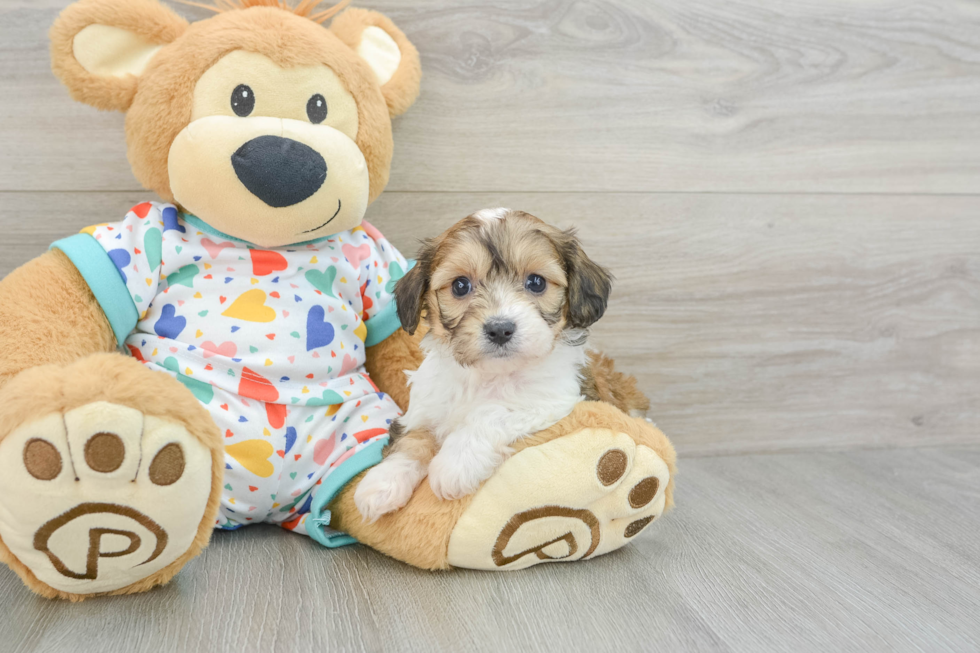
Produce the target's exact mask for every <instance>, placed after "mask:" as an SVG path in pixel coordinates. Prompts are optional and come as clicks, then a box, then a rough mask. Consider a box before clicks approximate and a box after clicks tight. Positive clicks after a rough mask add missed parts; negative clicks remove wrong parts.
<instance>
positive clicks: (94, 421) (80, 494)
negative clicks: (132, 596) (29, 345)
mask: <svg viewBox="0 0 980 653" xmlns="http://www.w3.org/2000/svg"><path fill="white" fill-rule="evenodd" d="M107 358H108V360H105V359H103V360H101V361H99V362H101V363H103V365H102V366H101V368H100V367H96V368H95V369H94V370H85V369H84V368H83V367H79V366H77V365H75V366H71V367H70V368H67V369H65V368H60V369H59V370H58V372H60V373H66V372H67V373H68V374H69V375H70V376H71V377H73V378H72V380H73V382H75V383H81V382H84V383H85V385H83V386H81V387H88V388H91V389H92V390H90V391H89V392H88V393H86V392H85V391H79V390H78V389H75V390H74V394H75V395H76V397H75V399H76V400H83V399H84V398H85V397H84V395H85V394H90V395H92V398H93V399H96V400H94V401H91V402H87V403H84V402H83V403H81V404H80V405H77V406H70V407H69V406H59V405H57V404H58V402H57V400H55V401H53V402H51V403H52V404H54V405H53V406H51V408H54V409H55V410H54V411H53V412H47V413H46V414H45V413H41V414H40V415H41V416H39V417H35V418H26V419H25V420H24V421H23V423H22V424H20V425H19V426H16V427H14V428H12V429H10V430H7V429H3V430H4V431H6V433H5V434H4V433H3V432H0V438H2V441H0V538H2V546H0V555H2V557H3V559H4V561H5V562H7V563H8V564H9V565H10V566H11V567H12V568H13V569H14V570H15V571H17V572H18V573H19V574H20V575H21V577H22V578H23V579H24V581H25V582H26V583H27V584H28V586H30V587H31V589H34V590H35V591H38V592H39V593H41V594H44V595H46V596H60V597H63V598H71V599H80V598H85V597H87V596H91V595H94V594H105V593H128V592H135V591H140V590H143V589H148V588H149V587H152V586H153V585H157V584H159V583H162V582H166V580H169V579H170V577H172V576H173V575H174V574H175V573H176V572H177V570H178V569H179V568H180V567H181V566H183V564H184V562H186V560H187V559H188V558H189V557H191V555H193V554H196V553H197V551H198V550H200V548H201V544H202V543H201V542H200V539H201V535H202V533H201V527H202V526H204V528H205V530H204V533H203V538H204V542H205V543H206V541H207V536H208V534H209V532H210V530H211V527H212V525H213V519H214V515H213V512H214V511H213V510H209V508H211V506H210V505H209V504H210V503H211V501H210V499H211V497H212V494H213V491H212V490H213V488H212V486H213V479H214V469H213V458H212V449H210V448H209V447H208V446H206V445H205V443H204V442H202V440H201V438H200V437H196V436H195V435H192V433H191V432H190V430H189V429H188V426H187V425H186V424H185V423H183V420H180V419H169V418H167V417H166V416H160V415H159V414H157V415H154V414H148V413H147V412H144V411H143V410H140V409H138V408H136V407H134V405H133V404H134V403H135V404H136V405H138V404H139V401H138V395H137V396H136V397H135V398H136V399H137V401H135V402H134V401H133V399H134V396H133V394H134V393H133V392H132V390H129V391H127V392H125V393H124V394H123V396H121V397H120V399H121V403H116V402H114V401H111V400H109V401H107V400H105V399H107V398H109V397H106V396H105V394H106V392H105V390H108V391H109V394H111V393H112V389H113V388H112V386H113V385H116V384H115V383H110V384H109V387H108V388H106V386H101V387H100V386H97V385H95V384H96V383H101V382H103V381H105V380H106V379H104V378H98V377H99V376H101V375H102V374H101V373H102V372H107V371H109V369H112V368H117V369H116V371H117V372H122V373H123V374H122V375H123V377H124V378H128V379H129V380H130V381H132V382H136V381H138V382H139V387H140V388H141V389H142V390H143V391H145V392H149V393H153V392H159V391H161V390H164V391H167V392H172V393H173V394H174V395H175V397H174V398H175V400H177V401H176V405H175V406H174V408H176V407H177V406H179V405H180V404H181V403H182V402H181V401H179V399H181V398H182V397H180V395H181V394H182V391H183V390H184V389H183V388H182V387H180V386H177V387H173V386H170V384H168V383H167V382H168V381H173V379H171V378H170V377H168V376H167V375H164V374H161V373H157V372H151V371H149V370H144V369H143V368H141V366H139V365H138V364H136V367H133V366H132V365H130V364H129V363H128V361H127V360H126V359H124V358H123V357H121V356H117V355H112V356H109V357H107ZM120 363H122V365H119V364H120ZM106 364H107V365H106ZM52 371H53V370H52ZM32 372H33V371H32ZM89 377H95V378H89ZM40 378H41V377H40V376H39V375H37V374H28V375H27V378H24V379H21V378H19V377H18V378H15V379H14V380H13V381H12V382H11V384H10V385H8V386H7V387H5V388H4V389H3V393H2V394H3V400H4V401H7V402H10V401H15V402H16V401H17V399H18V398H22V397H24V394H25V392H28V391H29V390H30V386H31V385H33V383H32V382H33V381H37V380H39V379H40ZM174 383H176V382H174ZM55 385H59V384H58V383H57V382H56V383H55ZM96 388H98V389H96ZM37 390H38V391H39V392H42V393H44V394H46V392H45V390H46V389H41V388H37ZM191 401H193V398H191ZM71 403H77V401H76V402H71ZM127 404H128V405H127ZM8 407H9V404H8ZM59 408H61V410H58V409H59ZM147 408H150V407H149V406H147ZM8 410H9V408H8ZM154 412H156V411H154ZM35 415H37V413H35ZM205 520H207V523H204V522H205ZM4 548H5V549H6V550H3V549H4Z"/></svg>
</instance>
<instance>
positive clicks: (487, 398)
mask: <svg viewBox="0 0 980 653" xmlns="http://www.w3.org/2000/svg"><path fill="white" fill-rule="evenodd" d="M422 348H423V350H424V351H425V352H426V356H425V360H424V361H423V362H422V364H421V365H420V366H419V369H418V370H416V371H415V372H412V373H411V374H410V377H409V385H410V388H411V403H410V405H409V409H408V411H407V412H406V413H405V416H404V417H402V418H401V420H400V421H401V423H402V424H403V426H404V427H405V429H406V430H408V431H411V430H414V429H426V430H428V431H429V432H430V433H432V434H433V435H434V436H435V437H436V440H437V441H438V442H439V443H440V444H442V443H444V442H445V441H446V439H447V438H448V437H449V436H451V435H452V434H454V433H456V432H458V431H460V430H465V431H467V435H468V436H469V437H485V438H486V439H487V440H488V442H487V443H488V444H492V445H494V446H496V447H506V446H507V445H509V444H511V443H512V442H515V441H516V440H518V439H520V438H522V437H525V436H527V435H530V434H531V433H534V432H536V431H540V430H541V429H544V428H547V427H549V426H551V425H552V424H554V423H556V422H558V421H559V420H561V419H562V418H563V417H565V416H566V415H568V414H569V413H570V412H571V411H572V409H573V408H574V407H575V404H577V403H578V402H579V401H581V400H582V396H581V394H582V393H581V377H580V370H581V369H582V366H583V365H584V364H585V346H584V344H579V345H576V346H573V345H569V344H566V343H564V342H562V341H558V342H557V343H556V344H555V347H554V349H553V350H552V352H551V353H550V354H548V355H547V356H545V357H543V358H541V359H539V360H536V361H531V362H525V363H524V364H523V365H522V366H520V367H519V368H517V369H508V367H513V362H512V361H501V365H500V367H499V368H498V369H494V367H493V365H492V363H493V361H489V363H490V364H488V362H484V363H483V364H482V365H481V366H471V367H463V366H461V365H460V364H459V363H457V362H456V359H455V358H454V357H453V355H452V353H451V352H450V351H449V350H448V348H446V347H445V346H443V345H441V344H440V343H438V342H436V341H434V340H432V339H429V338H426V339H425V340H423V342H422ZM508 364H509V365H508Z"/></svg>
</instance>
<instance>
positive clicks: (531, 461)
mask: <svg viewBox="0 0 980 653" xmlns="http://www.w3.org/2000/svg"><path fill="white" fill-rule="evenodd" d="M669 480H670V472H669V470H668V468H667V464H666V463H665V462H664V461H663V459H661V458H660V456H658V455H657V454H656V453H655V452H654V451H653V450H652V449H650V448H648V447H645V446H642V445H637V444H636V443H635V442H634V440H633V439H632V438H631V437H630V436H629V435H627V434H625V433H616V432H613V431H610V430H606V429H583V430H581V431H578V432H576V433H574V434H572V435H568V436H565V437H562V438H558V439H556V440H552V441H550V442H547V443H545V444H542V445H540V446H536V447H528V448H527V449H524V450H523V451H521V452H519V453H518V454H516V455H515V456H513V457H512V458H511V459H510V460H508V461H507V462H506V463H504V464H503V465H502V466H501V467H500V468H499V469H498V470H497V471H496V472H495V473H494V475H493V476H492V477H491V478H490V479H489V480H488V481H487V482H486V484H484V486H483V487H482V488H481V489H480V491H479V492H477V494H476V496H475V497H474V498H473V502H472V503H471V504H470V505H469V507H468V508H467V509H466V512H464V513H463V515H462V517H460V519H459V521H458V522H457V525H456V528H455V529H454V530H453V533H452V535H451V536H450V540H449V556H448V558H449V559H448V561H449V564H450V565H452V566H454V567H466V568H470V569H489V570H498V569H523V568H524V567H529V566H531V565H534V564H538V563H540V562H553V561H573V560H583V559H586V558H594V557H595V556H597V555H601V554H603V553H608V552H609V551H613V550H615V549H618V548H620V547H622V546H623V545H625V544H627V543H628V542H629V541H630V540H631V539H633V538H634V537H636V536H637V535H638V534H639V533H640V532H641V531H643V530H644V529H645V528H646V527H647V526H649V525H650V524H651V523H652V522H654V521H655V520H656V519H657V518H658V517H659V516H660V515H661V514H663V511H664V505H665V502H666V494H665V490H666V488H667V483H668V481H669Z"/></svg>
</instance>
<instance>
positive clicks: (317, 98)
mask: <svg viewBox="0 0 980 653" xmlns="http://www.w3.org/2000/svg"><path fill="white" fill-rule="evenodd" d="M306 115H307V117H308V118H309V119H310V122H312V123H313V124H314V125H319V124H320V123H321V122H323V121H324V120H326V119H327V101H326V99H325V98H324V97H323V96H322V95H320V94H319V93H317V94H316V95H314V96H313V97H311V98H310V100H309V102H307V103H306Z"/></svg>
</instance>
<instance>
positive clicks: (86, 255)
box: [51, 233, 139, 345]
mask: <svg viewBox="0 0 980 653" xmlns="http://www.w3.org/2000/svg"><path fill="white" fill-rule="evenodd" d="M51 249H59V250H61V251H62V252H64V254H65V256H67V257H68V258H69V260H71V262H72V263H73V264H74V265H75V267H76V268H77V269H78V272H79V273H80V274H81V275H82V278H83V279H85V283H87V284H88V287H89V288H90V289H91V290H92V294H93V295H95V299H96V300H97V301H98V302H99V306H101V307H102V310H103V312H105V316H106V318H108V320H109V326H111V327H112V332H113V333H114V334H116V342H118V343H119V344H120V345H121V344H122V343H123V341H125V340H126V336H128V335H129V334H130V333H132V331H133V329H135V328H136V323H137V322H139V312H138V311H137V310H136V303H135V302H134V301H133V296H132V295H131V294H129V289H128V288H126V283H125V282H124V281H123V280H122V276H120V274H119V270H118V269H117V268H116V264H115V263H113V262H112V259H111V258H109V255H108V254H107V253H106V251H105V250H104V249H102V245H100V244H99V241H97V240H96V239H95V238H93V237H92V236H90V235H89V234H85V233H82V234H75V235H74V236H69V237H68V238H62V239H61V240H59V241H57V242H55V243H52V244H51Z"/></svg>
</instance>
